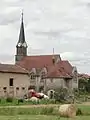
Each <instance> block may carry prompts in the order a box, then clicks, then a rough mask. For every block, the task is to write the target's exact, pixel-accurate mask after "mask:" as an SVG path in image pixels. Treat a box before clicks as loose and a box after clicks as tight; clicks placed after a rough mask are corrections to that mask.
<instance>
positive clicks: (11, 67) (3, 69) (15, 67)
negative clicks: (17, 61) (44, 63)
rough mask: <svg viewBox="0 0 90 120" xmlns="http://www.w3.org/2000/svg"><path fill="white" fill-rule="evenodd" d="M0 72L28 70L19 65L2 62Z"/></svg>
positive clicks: (22, 71)
mask: <svg viewBox="0 0 90 120" xmlns="http://www.w3.org/2000/svg"><path fill="white" fill-rule="evenodd" d="M0 72H3V73H17V74H27V73H28V71H27V70H25V69H24V68H22V67H20V66H18V65H12V64H0Z"/></svg>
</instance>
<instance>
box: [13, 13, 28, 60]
mask: <svg viewBox="0 0 90 120" xmlns="http://www.w3.org/2000/svg"><path fill="white" fill-rule="evenodd" d="M25 56H27V43H26V41H25V34H24V22H23V12H22V19H21V28H20V34H19V40H18V43H17V45H16V56H15V62H18V61H20V60H21V59H22V58H23V57H25Z"/></svg>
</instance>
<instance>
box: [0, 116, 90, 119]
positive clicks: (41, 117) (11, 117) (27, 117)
mask: <svg viewBox="0 0 90 120" xmlns="http://www.w3.org/2000/svg"><path fill="white" fill-rule="evenodd" d="M0 120H90V116H77V117H76V118H74V119H72V118H62V117H59V116H51V115H49V116H46V115H27V116H26V115H21V116H0Z"/></svg>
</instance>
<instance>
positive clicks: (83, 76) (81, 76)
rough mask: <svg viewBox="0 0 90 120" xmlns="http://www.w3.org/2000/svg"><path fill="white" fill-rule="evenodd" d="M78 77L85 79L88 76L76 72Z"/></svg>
mask: <svg viewBox="0 0 90 120" xmlns="http://www.w3.org/2000/svg"><path fill="white" fill-rule="evenodd" d="M78 77H79V78H86V79H89V78H90V76H89V75H88V74H78Z"/></svg>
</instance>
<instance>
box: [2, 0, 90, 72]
mask: <svg viewBox="0 0 90 120" xmlns="http://www.w3.org/2000/svg"><path fill="white" fill-rule="evenodd" d="M22 9H23V10H24V22H25V34H26V41H27V43H28V54H52V52H53V48H54V49H55V53H59V54H60V55H61V57H62V59H67V60H69V61H70V62H71V63H72V64H73V65H76V66H77V68H78V70H79V71H80V72H84V73H90V68H89V66H90V0H0V62H2V63H14V55H15V45H16V43H17V41H18V35H19V29H20V17H21V10H22Z"/></svg>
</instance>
